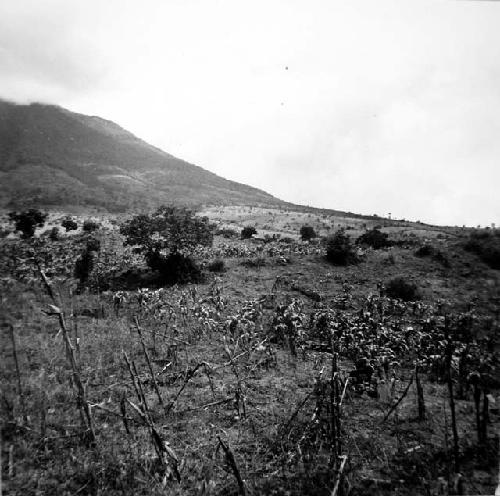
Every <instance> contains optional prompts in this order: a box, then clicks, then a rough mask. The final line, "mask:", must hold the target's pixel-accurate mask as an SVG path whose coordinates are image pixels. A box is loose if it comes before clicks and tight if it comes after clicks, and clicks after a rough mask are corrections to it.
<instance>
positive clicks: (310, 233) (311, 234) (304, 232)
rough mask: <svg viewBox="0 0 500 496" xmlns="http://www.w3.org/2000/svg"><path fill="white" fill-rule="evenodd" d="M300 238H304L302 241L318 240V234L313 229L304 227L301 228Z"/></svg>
mask: <svg viewBox="0 0 500 496" xmlns="http://www.w3.org/2000/svg"><path fill="white" fill-rule="evenodd" d="M300 237H301V238H302V241H309V240H310V239H313V238H316V237H317V234H316V231H315V230H314V228H313V227H311V226H302V227H301V228H300Z"/></svg>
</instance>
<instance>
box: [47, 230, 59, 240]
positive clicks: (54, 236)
mask: <svg viewBox="0 0 500 496" xmlns="http://www.w3.org/2000/svg"><path fill="white" fill-rule="evenodd" d="M49 238H50V240H51V241H57V240H58V239H59V238H60V233H59V228H58V227H53V228H52V229H51V230H50V233H49Z"/></svg>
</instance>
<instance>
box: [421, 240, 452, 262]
mask: <svg viewBox="0 0 500 496" xmlns="http://www.w3.org/2000/svg"><path fill="white" fill-rule="evenodd" d="M415 256H416V257H420V258H423V257H432V259H433V260H435V261H436V262H439V263H440V264H441V265H442V266H443V267H450V266H451V265H450V261H449V259H448V257H447V256H446V254H445V253H443V252H442V251H441V250H437V249H436V248H434V246H432V245H429V244H425V245H423V246H421V247H420V248H419V249H418V250H417V251H416V252H415Z"/></svg>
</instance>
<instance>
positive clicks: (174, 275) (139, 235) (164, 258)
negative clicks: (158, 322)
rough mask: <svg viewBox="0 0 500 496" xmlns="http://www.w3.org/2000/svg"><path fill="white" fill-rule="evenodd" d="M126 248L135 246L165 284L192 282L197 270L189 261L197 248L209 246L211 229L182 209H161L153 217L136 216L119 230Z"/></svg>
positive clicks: (185, 209)
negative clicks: (123, 237)
mask: <svg viewBox="0 0 500 496" xmlns="http://www.w3.org/2000/svg"><path fill="white" fill-rule="evenodd" d="M120 232H121V234H123V235H124V236H125V244H126V245H131V246H136V247H137V249H138V250H139V251H140V252H142V253H143V254H144V256H145V259H146V263H147V264H148V266H149V267H150V268H151V269H152V270H154V271H157V272H159V273H160V274H161V275H162V277H163V279H164V280H165V281H166V282H168V283H175V282H189V281H193V282H195V281H196V279H198V277H199V275H200V271H199V269H198V268H197V267H196V266H195V264H194V262H193V261H192V259H191V254H192V252H193V251H194V249H195V248H196V247H197V246H200V245H202V246H211V245H212V242H213V226H212V225H211V224H210V223H209V219H208V217H196V216H195V215H194V212H193V211H191V210H189V209H187V208H183V207H174V206H168V207H167V206H162V207H160V208H159V209H158V210H157V211H156V212H154V213H153V214H152V215H145V214H141V215H137V216H135V217H133V218H132V219H130V220H128V221H127V222H125V223H124V224H123V225H122V226H121V227H120Z"/></svg>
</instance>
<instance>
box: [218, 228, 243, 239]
mask: <svg viewBox="0 0 500 496" xmlns="http://www.w3.org/2000/svg"><path fill="white" fill-rule="evenodd" d="M215 234H216V235H218V236H223V237H224V238H228V239H232V238H237V237H238V231H235V230H234V229H229V228H222V229H217V231H215Z"/></svg>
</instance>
